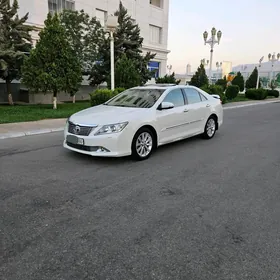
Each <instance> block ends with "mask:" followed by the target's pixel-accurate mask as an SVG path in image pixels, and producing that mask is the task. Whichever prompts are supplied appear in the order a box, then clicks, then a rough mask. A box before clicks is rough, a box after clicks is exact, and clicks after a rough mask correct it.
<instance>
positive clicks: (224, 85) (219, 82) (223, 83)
mask: <svg viewBox="0 0 280 280" xmlns="http://www.w3.org/2000/svg"><path fill="white" fill-rule="evenodd" d="M216 85H217V86H221V87H222V88H223V91H225V90H226V88H227V77H226V76H224V78H223V79H218V80H217V81H216Z"/></svg>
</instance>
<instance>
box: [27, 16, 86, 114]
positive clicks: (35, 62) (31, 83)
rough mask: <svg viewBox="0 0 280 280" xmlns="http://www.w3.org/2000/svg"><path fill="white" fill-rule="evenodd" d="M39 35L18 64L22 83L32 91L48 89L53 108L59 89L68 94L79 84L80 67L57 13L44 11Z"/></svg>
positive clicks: (80, 79)
mask: <svg viewBox="0 0 280 280" xmlns="http://www.w3.org/2000/svg"><path fill="white" fill-rule="evenodd" d="M39 36H40V39H39V41H38V43H37V45H36V48H35V49H34V50H32V51H31V54H30V57H29V58H28V59H26V60H25V62H24V65H23V67H22V71H23V83H24V84H25V85H26V86H28V87H29V88H30V89H31V90H33V91H37V92H38V91H43V92H47V91H51V92H52V93H53V108H54V109H56V108H57V95H58V93H59V92H60V91H65V92H68V93H70V94H71V93H72V92H74V91H76V90H77V88H78V87H79V86H80V84H81V81H82V72H81V67H80V63H79V60H78V58H77V56H76V54H75V52H74V51H73V49H72V48H71V45H70V44H69V42H68V40H67V36H66V32H65V29H64V27H63V26H62V25H61V23H60V20H59V17H58V15H57V14H55V15H54V16H52V15H51V14H48V17H47V19H46V20H45V27H44V29H43V30H42V31H41V32H40V34H39Z"/></svg>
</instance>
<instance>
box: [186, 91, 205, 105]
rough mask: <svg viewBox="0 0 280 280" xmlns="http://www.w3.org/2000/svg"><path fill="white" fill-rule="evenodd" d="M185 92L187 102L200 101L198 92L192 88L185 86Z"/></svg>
mask: <svg viewBox="0 0 280 280" xmlns="http://www.w3.org/2000/svg"><path fill="white" fill-rule="evenodd" d="M184 90H185V93H186V96H187V100H188V103H189V104H195V103H199V102H201V98H200V94H199V92H198V91H197V90H195V89H194V88H185V89H184Z"/></svg>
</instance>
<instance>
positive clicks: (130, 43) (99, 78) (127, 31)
mask: <svg viewBox="0 0 280 280" xmlns="http://www.w3.org/2000/svg"><path fill="white" fill-rule="evenodd" d="M115 16H117V17H118V27H117V28H116V31H115V32H114V42H115V52H114V54H115V62H116V63H117V61H118V60H119V59H120V58H121V57H122V55H123V54H126V56H127V58H128V59H131V60H133V61H134V63H135V66H136V68H137V70H138V71H139V73H140V84H141V85H143V84H145V83H146V82H147V81H148V80H149V79H151V78H152V75H153V73H152V72H150V71H149V70H148V63H149V61H150V60H152V59H153V58H154V57H155V55H156V54H151V53H150V52H148V53H146V55H144V56H143V53H142V50H141V48H142V44H143V38H142V37H141V36H140V28H139V26H138V25H137V24H135V23H134V22H133V21H132V19H131V16H129V15H128V13H127V9H126V8H125V7H124V6H123V4H122V2H121V1H120V4H119V9H118V10H117V11H116V12H115ZM98 61H99V63H96V64H95V65H94V67H93V69H92V71H91V75H90V78H89V79H90V81H91V85H93V86H96V85H99V84H101V83H103V82H105V81H106V82H109V77H110V38H106V39H105V40H104V43H103V45H102V47H101V48H100V49H99V57H98Z"/></svg>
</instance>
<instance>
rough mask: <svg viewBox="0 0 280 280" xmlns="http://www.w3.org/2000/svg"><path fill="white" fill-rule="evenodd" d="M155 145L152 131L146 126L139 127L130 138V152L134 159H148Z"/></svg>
mask: <svg viewBox="0 0 280 280" xmlns="http://www.w3.org/2000/svg"><path fill="white" fill-rule="evenodd" d="M154 146H155V137H154V134H153V132H152V131H151V130H150V129H149V128H147V127H143V128H140V129H139V130H138V131H137V132H136V134H135V135H134V138H133V140H132V145H131V153H132V157H133V158H134V159H136V160H139V161H140V160H145V159H148V158H149V157H150V156H151V154H152V152H153V150H154Z"/></svg>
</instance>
